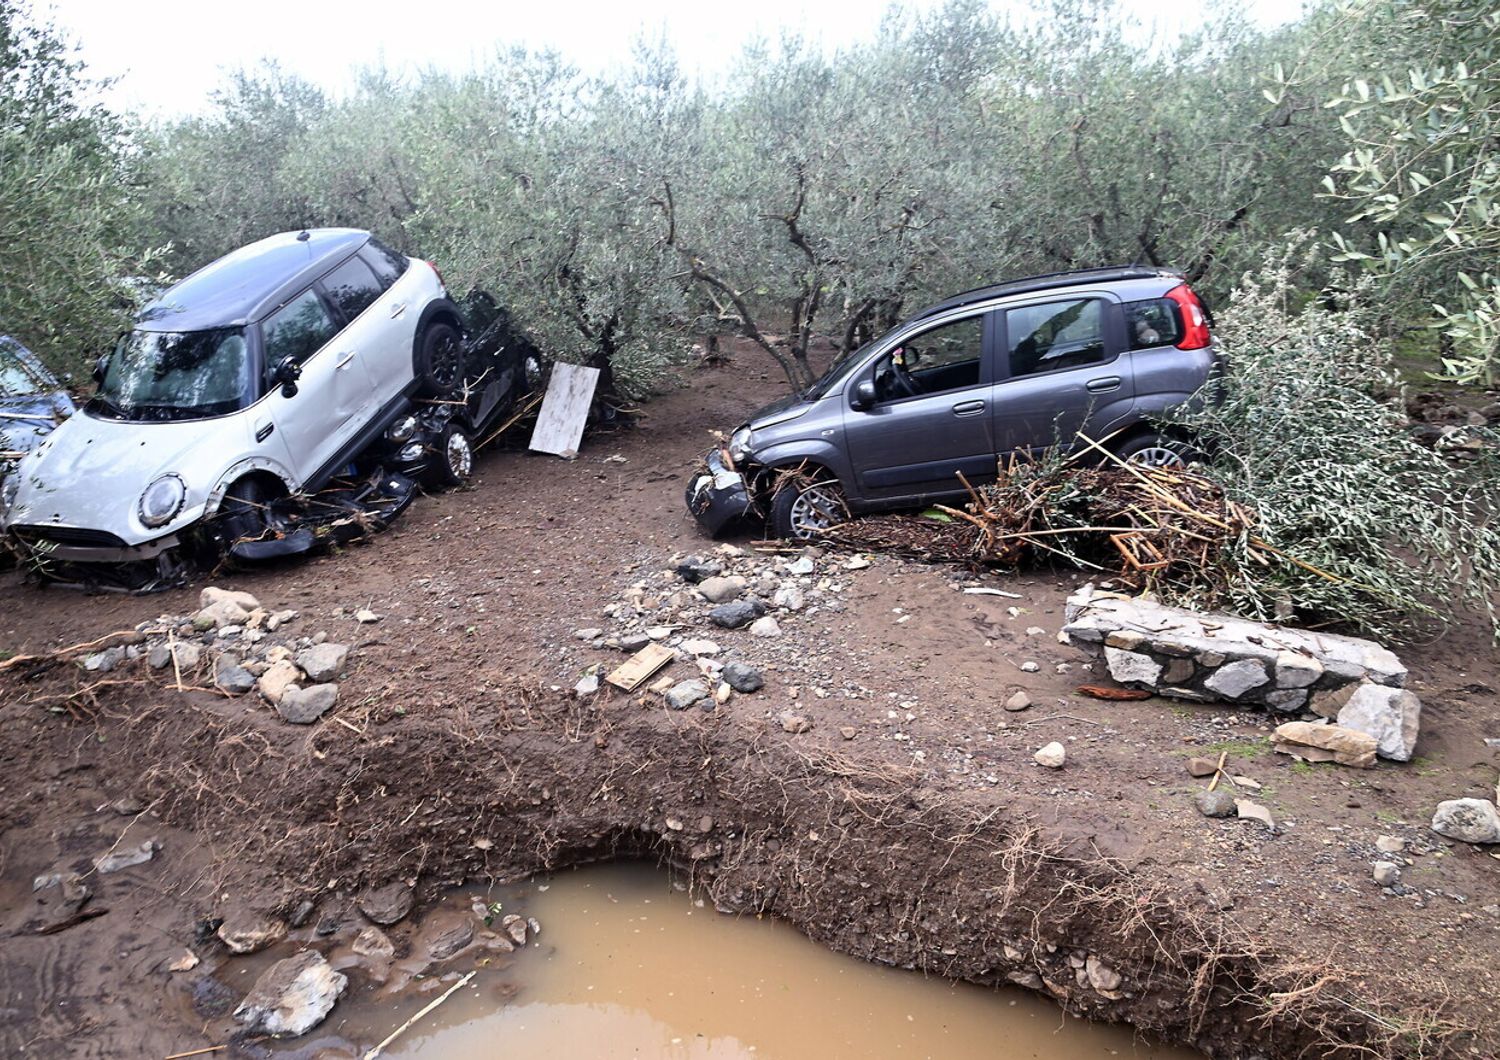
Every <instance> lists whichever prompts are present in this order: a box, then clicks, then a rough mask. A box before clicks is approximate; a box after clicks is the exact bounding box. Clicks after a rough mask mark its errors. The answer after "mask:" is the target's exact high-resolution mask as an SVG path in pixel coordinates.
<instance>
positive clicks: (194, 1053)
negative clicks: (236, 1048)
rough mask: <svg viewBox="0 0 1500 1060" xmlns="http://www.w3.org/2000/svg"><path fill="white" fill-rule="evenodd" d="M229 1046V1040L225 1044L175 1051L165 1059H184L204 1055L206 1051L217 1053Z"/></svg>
mask: <svg viewBox="0 0 1500 1060" xmlns="http://www.w3.org/2000/svg"><path fill="white" fill-rule="evenodd" d="M228 1048H229V1043H227V1042H226V1043H225V1044H223V1045H208V1046H205V1047H203V1048H202V1049H189V1050H188V1051H187V1052H185V1053H173V1054H172V1055H171V1056H168V1057H166V1058H164V1060H183V1057H186V1056H202V1055H203V1054H204V1053H217V1052H218V1051H219V1050H220V1049H228Z"/></svg>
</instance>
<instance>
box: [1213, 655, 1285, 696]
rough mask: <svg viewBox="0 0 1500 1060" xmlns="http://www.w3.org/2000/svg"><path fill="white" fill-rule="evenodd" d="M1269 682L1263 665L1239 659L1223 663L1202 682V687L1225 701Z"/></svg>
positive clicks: (1268, 675) (1250, 660)
mask: <svg viewBox="0 0 1500 1060" xmlns="http://www.w3.org/2000/svg"><path fill="white" fill-rule="evenodd" d="M1270 680H1271V675H1270V674H1268V673H1266V667H1265V664H1264V663H1262V662H1260V661H1259V660H1258V659H1240V660H1238V661H1237V662H1232V663H1225V664H1224V665H1223V666H1221V667H1219V668H1218V669H1217V670H1215V671H1214V672H1213V673H1211V674H1209V675H1208V677H1207V678H1206V679H1205V680H1204V682H1203V687H1204V688H1206V689H1208V690H1209V691H1210V692H1215V693H1217V694H1218V695H1221V696H1223V697H1224V698H1225V699H1239V698H1240V697H1241V696H1243V695H1244V694H1245V693H1246V692H1249V691H1250V690H1251V689H1255V688H1259V687H1260V686H1261V685H1263V684H1266V683H1267V682H1269V681H1270Z"/></svg>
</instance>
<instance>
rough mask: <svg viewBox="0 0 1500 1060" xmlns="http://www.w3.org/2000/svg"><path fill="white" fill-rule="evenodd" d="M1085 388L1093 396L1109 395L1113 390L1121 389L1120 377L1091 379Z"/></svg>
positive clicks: (1108, 376)
mask: <svg viewBox="0 0 1500 1060" xmlns="http://www.w3.org/2000/svg"><path fill="white" fill-rule="evenodd" d="M1084 386H1085V388H1086V389H1087V390H1088V391H1089V393H1091V394H1107V393H1109V392H1110V391H1111V390H1119V389H1120V377H1119V376H1117V375H1106V376H1102V377H1101V378H1099V379H1090V380H1089V381H1088V382H1087V383H1085V384H1084Z"/></svg>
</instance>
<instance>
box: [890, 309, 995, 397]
mask: <svg viewBox="0 0 1500 1060" xmlns="http://www.w3.org/2000/svg"><path fill="white" fill-rule="evenodd" d="M983 354H984V317H983V316H982V315H981V316H973V317H965V318H964V319H963V320H955V321H951V322H950V323H947V324H942V325H940V326H938V327H935V328H931V329H929V330H927V331H923V332H921V333H919V334H916V335H912V336H911V337H910V338H907V339H905V340H904V341H903V342H902V343H901V345H899V346H897V347H896V348H895V349H893V350H891V351H890V352H889V353H887V354H886V355H885V356H884V357H882V358H881V359H880V362H879V364H878V365H877V366H876V369H875V393H876V394H877V396H878V399H879V400H881V401H899V400H900V399H901V398H907V397H919V396H921V395H924V394H941V393H943V392H944V391H948V390H961V389H963V388H965V387H971V386H977V385H978V384H979V375H980V360H981V358H982V357H983Z"/></svg>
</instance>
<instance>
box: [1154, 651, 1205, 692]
mask: <svg viewBox="0 0 1500 1060" xmlns="http://www.w3.org/2000/svg"><path fill="white" fill-rule="evenodd" d="M1157 647H1158V648H1160V647H1161V645H1157ZM1197 672H1198V667H1196V666H1194V665H1193V660H1192V659H1173V660H1172V661H1171V662H1169V663H1167V668H1166V670H1164V671H1163V672H1162V676H1161V680H1162V683H1163V684H1166V685H1181V684H1186V683H1187V682H1189V681H1191V680H1192V679H1193V675H1194V674H1196V673H1197Z"/></svg>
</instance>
